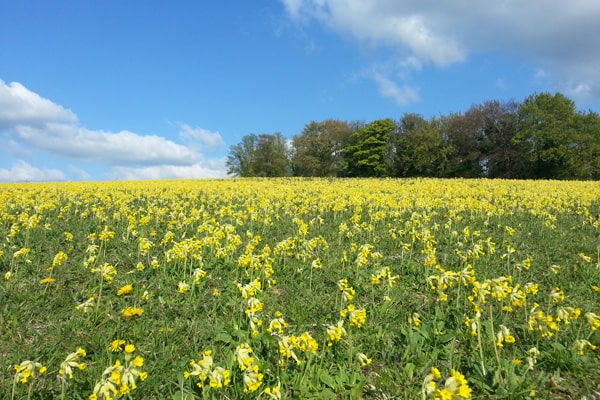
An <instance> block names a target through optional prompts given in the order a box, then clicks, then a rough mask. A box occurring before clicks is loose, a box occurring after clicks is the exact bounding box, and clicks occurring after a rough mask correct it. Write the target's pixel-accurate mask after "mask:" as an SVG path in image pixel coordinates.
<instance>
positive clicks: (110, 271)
mask: <svg viewBox="0 0 600 400" xmlns="http://www.w3.org/2000/svg"><path fill="white" fill-rule="evenodd" d="M91 271H92V273H96V272H97V273H98V274H100V276H102V278H103V279H104V280H105V281H106V282H108V283H111V282H112V281H113V279H114V277H115V275H117V270H116V268H115V267H113V266H112V265H110V264H109V263H104V264H102V265H100V266H99V267H98V268H92V270H91Z"/></svg>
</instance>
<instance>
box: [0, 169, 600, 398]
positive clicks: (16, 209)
mask: <svg viewBox="0 0 600 400" xmlns="http://www.w3.org/2000/svg"><path fill="white" fill-rule="evenodd" d="M599 210H600V184H599V183H596V182H550V181H502V180H463V179H456V180H434V179H408V180H392V179H381V180H376V179H367V180H359V179H348V180H329V179H226V180H175V181H144V182H94V183H72V182H69V183H48V184H6V185H0V237H1V239H2V244H1V246H0V268H1V272H2V275H1V278H2V282H1V285H2V286H1V287H0V289H1V290H3V293H7V298H6V299H4V300H5V301H6V302H10V301H13V299H15V298H16V297H18V296H19V294H21V293H22V294H26V295H27V296H29V298H30V299H35V300H30V301H31V302H33V301H35V302H36V303H35V306H33V305H32V308H31V310H34V309H40V310H42V309H43V308H44V307H45V306H48V307H50V305H52V307H58V308H53V310H52V311H53V312H55V313H56V315H58V316H59V317H58V319H59V320H60V321H67V322H60V323H59V322H56V321H52V316H51V315H50V313H48V312H44V313H42V312H41V311H40V318H44V320H47V321H48V322H46V323H41V322H37V323H39V325H44V324H47V326H52V324H54V325H59V324H62V323H65V324H66V325H65V326H64V327H63V328H62V329H63V331H65V330H70V331H73V332H76V333H74V334H73V335H72V336H69V337H67V338H66V339H65V343H61V342H60V339H56V340H49V339H48V338H44V337H41V336H39V335H37V334H36V329H37V328H35V327H33V326H27V325H26V324H24V323H15V324H14V326H13V328H12V330H11V332H18V334H14V335H13V334H9V333H6V334H5V335H4V336H3V337H2V338H1V339H2V340H3V341H4V342H5V343H7V344H6V345H4V346H3V345H0V346H3V347H0V353H2V354H4V355H7V356H6V357H5V358H6V359H7V360H9V359H10V362H11V364H12V365H13V370H14V385H12V393H11V395H12V396H16V393H17V392H18V391H19V390H20V387H21V386H23V385H36V386H35V387H36V389H39V390H50V389H48V387H51V386H52V385H54V384H55V383H54V382H51V381H50V380H44V379H42V378H43V377H44V376H47V375H48V374H49V373H50V374H52V373H54V374H58V375H59V377H61V379H58V380H57V382H59V384H60V390H61V393H63V395H64V393H65V392H66V391H68V390H75V389H74V388H75V387H76V386H75V387H74V386H72V385H77V384H79V385H80V387H88V388H93V391H92V392H91V393H87V394H86V395H87V396H89V397H90V398H97V399H100V398H106V399H108V398H118V397H125V396H128V395H129V393H130V392H131V391H133V390H136V391H143V390H146V392H143V393H145V394H144V396H146V397H144V398H152V396H158V395H157V393H165V394H169V395H170V394H173V393H175V392H177V391H178V392H180V393H181V396H183V394H184V393H188V394H190V395H194V396H198V397H200V396H205V397H207V398H208V397H210V396H213V397H219V396H220V395H218V394H216V393H220V392H219V391H222V392H223V393H224V396H227V397H230V398H236V396H254V397H258V396H261V397H262V398H267V397H268V398H285V397H290V398H294V397H302V396H308V395H309V394H311V395H313V396H317V397H318V396H329V395H330V394H331V393H337V394H340V395H341V394H342V393H346V392H348V393H349V392H351V391H353V390H355V388H358V392H353V393H354V394H353V395H356V393H359V394H361V395H364V396H366V397H369V396H372V397H377V396H376V393H380V392H388V393H389V394H390V395H399V394H401V393H409V392H410V393H412V394H413V395H417V396H421V397H423V398H426V397H431V398H471V396H473V397H475V395H476V394H480V395H485V396H487V397H490V396H492V397H493V396H494V394H495V390H496V389H495V388H497V387H504V386H506V385H509V387H512V389H514V390H520V391H523V390H529V389H531V390H534V388H533V386H535V385H537V384H538V383H537V382H541V381H543V379H541V378H540V377H541V376H545V375H544V374H547V375H548V376H552V373H553V372H554V370H547V371H545V370H543V369H540V368H539V365H540V364H541V365H543V363H538V361H540V360H544V357H546V358H547V359H554V358H556V357H558V356H557V354H559V353H560V352H561V351H564V352H565V353H564V354H569V357H579V358H573V360H579V361H577V362H582V363H587V364H589V365H594V363H596V362H597V361H598V355H597V346H598V343H597V341H598V340H599V339H598V336H597V333H596V331H597V330H598V328H599V327H600V317H598V314H599V313H600V310H599V309H598V307H597V304H598V303H597V299H598V297H597V293H598V289H597V288H598V286H600V260H599V256H598V253H599V252H600V247H599V246H600V242H597V239H598V237H599V235H600V214H599V213H600V211H599ZM570 238H571V239H570ZM572 238H577V241H573V239H572ZM40 284H41V285H40ZM40 291H42V294H41V295H40V294H39V293H40ZM9 293H10V295H9ZM34 293H35V294H36V295H35V296H34V295H33V294H34ZM594 296H595V297H594ZM14 301H17V300H14ZM10 304H12V303H10ZM18 304H26V302H21V303H18ZM32 304H33V303H32ZM15 310H17V308H16V303H15ZM25 312H27V311H25ZM12 318H13V320H14V321H25V320H27V319H26V318H24V316H22V315H20V314H19V313H18V311H15V314H14V315H13V316H12ZM7 320H8V318H7ZM263 321H264V323H263ZM20 330H22V332H21V331H20ZM552 341H553V342H552ZM26 342H29V343H32V342H34V343H35V347H31V348H29V350H27V351H26V352H25V353H26V355H27V357H28V360H26V361H21V360H20V359H12V357H16V354H17V353H16V352H14V350H12V349H13V348H17V347H19V345H23V344H24V343H26ZM131 342H135V343H136V346H133V345H131V344H127V345H126V343H131ZM57 343H58V344H57ZM552 343H556V344H552ZM63 344H64V348H63ZM45 346H54V347H56V349H57V350H56V351H57V352H63V351H64V352H65V353H64V354H68V355H67V357H66V359H65V358H64V356H56V357H52V361H51V360H50V358H49V357H48V353H49V352H50V351H49V350H48V349H47V348H46V349H45V350H44V348H45ZM90 346H91V347H90ZM93 346H96V347H97V348H95V349H94V348H93ZM72 348H78V350H77V352H74V353H72V352H69V351H72V350H68V349H72ZM83 348H85V349H86V350H83ZM538 349H539V350H538ZM563 349H564V350H563ZM90 350H93V351H90ZM134 350H135V351H138V352H141V353H140V354H144V358H142V356H134V355H133V352H134ZM123 351H124V353H123V357H122V358H118V357H116V356H115V354H117V353H120V352H123ZM23 352H24V351H23V350H21V351H20V352H19V353H18V354H23ZM560 354H563V353H560ZM213 355H214V357H215V358H214V359H213ZM83 357H85V362H83V361H82V358H83ZM560 357H562V356H560ZM565 357H566V356H565ZM59 359H64V360H65V361H64V362H62V364H58V365H55V366H54V365H51V364H50V362H54V360H59ZM30 360H32V361H30ZM165 360H169V361H165ZM190 360H191V361H190ZM169 363H171V364H169ZM573 363H575V361H573ZM163 364H169V365H163ZM107 365H108V367H107ZM186 365H187V370H186ZM547 365H549V364H547ZM142 367H144V368H143V369H144V371H143V370H142ZM438 368H439V369H438ZM76 369H79V371H76V373H74V371H75V370H76ZM146 369H147V370H148V371H157V373H156V376H155V374H154V373H152V372H150V373H148V372H146ZM159 371H160V372H159ZM392 371H395V372H392ZM398 371H399V372H398ZM440 371H442V372H440ZM459 371H461V372H459ZM43 372H46V373H45V374H42V373H43ZM165 374H171V376H169V377H165V376H164V375H165ZM386 374H388V375H389V376H393V375H390V374H398V375H397V376H396V378H394V379H396V380H398V382H395V381H394V379H388V381H389V382H388V383H385V382H384V381H383V379H380V378H378V377H380V376H384V375H385V376H388V375H386ZM536 374H538V375H536ZM442 376H444V377H445V378H442ZM471 376H473V377H474V378H475V381H476V382H480V383H481V382H488V384H485V385H484V384H472V383H471V381H470V377H471ZM64 377H67V379H65V378H64ZM180 378H181V379H180ZM184 378H185V379H184ZM188 378H190V379H188ZM192 378H193V379H192ZM538 378H539V379H538ZM590 379H596V376H590ZM180 381H181V382H185V387H184V386H180V384H179V383H178V382H180ZM402 381H404V383H403V382H402ZM492 381H493V384H489V382H492ZM72 382H74V383H72ZM78 382H79V383H78ZM86 382H87V383H86ZM165 382H175V384H173V385H172V386H170V384H167V383H165ZM192 382H193V383H194V384H191V383H192ZM494 385H496V386H494ZM510 385H512V386H510ZM379 386H381V387H379ZM401 386H402V388H401ZM30 387H33V386H30ZM44 387H45V388H46V389H44ZM144 387H146V389H144ZM406 388H409V389H406ZM405 390H406V392H405ZM535 390H538V389H535ZM330 392H331V393H330ZM392 392H393V393H392ZM318 393H320V394H319V395H318ZM0 394H2V393H0ZM7 396H8V394H7ZM167 397H168V396H167ZM165 398H166V397H165ZM182 398H183V397H182Z"/></svg>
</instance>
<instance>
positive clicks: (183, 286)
mask: <svg viewBox="0 0 600 400" xmlns="http://www.w3.org/2000/svg"><path fill="white" fill-rule="evenodd" d="M177 290H178V291H179V293H180V294H186V293H187V292H189V291H190V285H189V284H187V283H185V282H179V284H178V286H177Z"/></svg>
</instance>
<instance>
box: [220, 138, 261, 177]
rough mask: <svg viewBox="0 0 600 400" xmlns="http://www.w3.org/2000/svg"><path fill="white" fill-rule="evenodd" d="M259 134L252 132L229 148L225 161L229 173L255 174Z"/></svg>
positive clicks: (247, 175) (240, 174) (242, 175)
mask: <svg viewBox="0 0 600 400" xmlns="http://www.w3.org/2000/svg"><path fill="white" fill-rule="evenodd" d="M257 142H258V136H256V135H255V134H250V135H246V136H244V137H242V142H241V143H238V144H236V145H234V146H231V147H230V148H229V155H228V156H227V160H226V161H225V166H226V167H227V174H228V175H234V176H240V177H249V176H255V175H256V172H255V171H254V167H255V159H254V157H255V152H256V143H257Z"/></svg>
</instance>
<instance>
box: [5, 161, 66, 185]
mask: <svg viewBox="0 0 600 400" xmlns="http://www.w3.org/2000/svg"><path fill="white" fill-rule="evenodd" d="M66 179H67V178H66V176H65V174H64V173H63V172H62V171H60V170H57V169H40V168H36V167H33V166H31V165H29V164H28V163H26V162H25V161H22V160H19V161H17V162H16V163H15V164H14V165H13V166H12V168H10V169H5V168H0V181H4V182H22V181H24V182H48V181H64V180H66Z"/></svg>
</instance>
